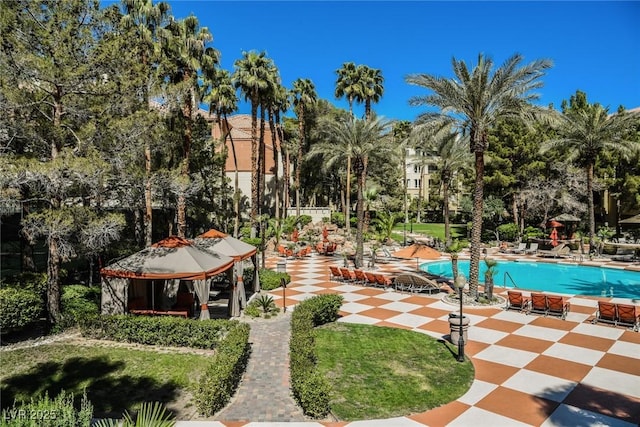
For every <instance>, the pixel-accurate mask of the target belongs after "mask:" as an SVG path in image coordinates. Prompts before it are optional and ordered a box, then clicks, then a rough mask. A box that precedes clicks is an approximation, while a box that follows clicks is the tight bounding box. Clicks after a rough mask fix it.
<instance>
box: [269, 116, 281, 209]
mask: <svg viewBox="0 0 640 427" xmlns="http://www.w3.org/2000/svg"><path fill="white" fill-rule="evenodd" d="M269 130H270V131H271V145H272V147H273V202H274V208H275V212H274V215H275V217H276V218H280V180H279V179H278V173H279V171H278V166H279V159H278V156H279V155H280V148H279V145H280V144H278V141H277V135H276V126H275V122H274V115H273V112H272V111H271V109H269Z"/></svg>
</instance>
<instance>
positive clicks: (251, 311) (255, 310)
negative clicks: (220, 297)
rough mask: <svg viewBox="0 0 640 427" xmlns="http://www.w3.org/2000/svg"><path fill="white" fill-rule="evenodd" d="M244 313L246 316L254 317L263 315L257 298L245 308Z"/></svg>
mask: <svg viewBox="0 0 640 427" xmlns="http://www.w3.org/2000/svg"><path fill="white" fill-rule="evenodd" d="M244 314H245V316H249V317H253V318H256V317H261V316H262V312H261V311H260V308H259V307H258V304H256V303H255V300H254V301H251V302H250V303H249V304H247V306H246V307H245V308H244Z"/></svg>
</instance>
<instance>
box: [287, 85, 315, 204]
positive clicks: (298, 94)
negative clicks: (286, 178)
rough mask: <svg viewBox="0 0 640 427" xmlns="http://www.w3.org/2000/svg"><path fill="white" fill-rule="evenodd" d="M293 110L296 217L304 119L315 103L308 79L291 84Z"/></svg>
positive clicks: (313, 91) (312, 88)
mask: <svg viewBox="0 0 640 427" xmlns="http://www.w3.org/2000/svg"><path fill="white" fill-rule="evenodd" d="M291 97H292V99H293V102H292V103H293V108H294V110H295V112H296V114H297V115H298V129H299V134H300V135H299V138H300V142H299V144H298V162H297V164H296V216H300V171H301V169H302V156H303V151H304V147H305V119H306V116H305V115H306V113H307V111H308V110H309V108H310V107H311V106H312V105H313V104H314V103H315V102H316V100H317V98H318V96H317V95H316V87H315V86H314V85H313V82H312V81H311V80H309V79H297V80H296V81H294V82H293V89H292V91H291Z"/></svg>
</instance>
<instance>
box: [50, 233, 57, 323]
mask: <svg viewBox="0 0 640 427" xmlns="http://www.w3.org/2000/svg"><path fill="white" fill-rule="evenodd" d="M47 317H48V320H49V323H51V324H53V323H56V322H57V321H58V319H60V254H59V252H58V242H57V241H56V240H55V239H54V238H52V237H49V259H48V260H47Z"/></svg>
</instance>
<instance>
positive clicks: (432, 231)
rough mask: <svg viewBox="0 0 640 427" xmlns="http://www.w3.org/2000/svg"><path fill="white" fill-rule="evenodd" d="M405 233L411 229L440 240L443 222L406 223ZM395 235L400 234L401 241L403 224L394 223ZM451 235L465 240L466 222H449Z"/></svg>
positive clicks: (442, 232) (442, 236)
mask: <svg viewBox="0 0 640 427" xmlns="http://www.w3.org/2000/svg"><path fill="white" fill-rule="evenodd" d="M406 227H407V233H410V232H411V230H413V232H414V233H419V234H424V235H427V236H431V237H437V238H439V239H440V240H444V224H439V223H414V224H407V226H406ZM393 231H394V232H395V233H396V236H398V235H399V236H400V241H402V237H403V233H404V225H403V224H402V223H399V224H396V226H395V227H394V228H393ZM451 237H452V238H453V239H458V240H466V238H467V224H451Z"/></svg>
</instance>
